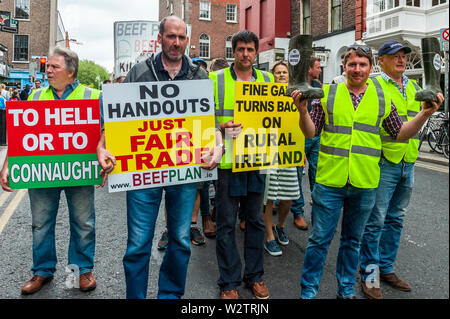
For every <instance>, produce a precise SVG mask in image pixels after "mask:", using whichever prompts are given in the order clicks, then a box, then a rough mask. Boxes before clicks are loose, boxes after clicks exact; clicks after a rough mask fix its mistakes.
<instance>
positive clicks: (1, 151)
mask: <svg viewBox="0 0 450 319" xmlns="http://www.w3.org/2000/svg"><path fill="white" fill-rule="evenodd" d="M6 149H7V146H4V145H0V164H1V166H0V169H1V167H2V166H3V161H4V158H5V156H6ZM417 160H419V161H421V162H428V163H434V164H438V165H443V166H447V167H448V166H449V159H448V158H446V157H445V156H444V155H443V154H438V153H436V152H434V151H433V150H431V148H430V146H429V145H428V144H427V143H426V142H424V143H422V146H421V148H420V152H419V156H418V157H417Z"/></svg>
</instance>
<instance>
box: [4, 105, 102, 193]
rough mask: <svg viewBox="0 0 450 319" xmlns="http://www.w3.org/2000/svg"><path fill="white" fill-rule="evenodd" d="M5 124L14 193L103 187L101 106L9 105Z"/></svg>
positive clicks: (11, 184)
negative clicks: (99, 151)
mask: <svg viewBox="0 0 450 319" xmlns="http://www.w3.org/2000/svg"><path fill="white" fill-rule="evenodd" d="M6 122H7V131H8V168H9V172H10V186H11V188H13V189H19V188H44V187H66V186H80V185H98V184H100V183H101V176H100V174H99V172H100V166H99V164H98V162H97V156H96V147H97V143H98V140H99V138H100V105H99V100H63V101H62V100H57V101H23V102H7V103H6Z"/></svg>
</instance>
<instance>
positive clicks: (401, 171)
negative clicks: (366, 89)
mask: <svg viewBox="0 0 450 319" xmlns="http://www.w3.org/2000/svg"><path fill="white" fill-rule="evenodd" d="M410 52H411V49H410V48H409V47H406V46H403V45H402V44H401V43H399V42H398V41H387V42H386V43H384V44H383V45H382V46H381V47H380V49H379V50H378V56H379V59H380V66H381V70H382V72H381V75H379V76H377V77H376V80H378V81H379V83H380V84H381V86H382V87H383V90H385V91H387V92H389V94H390V96H391V98H392V101H393V102H394V104H395V106H396V107H397V113H398V114H399V115H400V118H401V119H402V121H403V122H404V123H405V122H407V121H410V120H412V119H413V118H414V116H415V115H416V114H417V113H419V112H420V109H421V103H420V102H418V101H415V99H414V97H415V94H416V91H418V90H420V87H419V86H418V85H417V83H416V82H415V81H413V80H411V79H408V77H407V76H406V75H404V72H405V70H406V55H407V54H408V53H410ZM381 142H382V155H381V161H380V174H381V175H380V184H379V186H378V189H377V194H376V201H375V206H374V208H373V210H372V213H371V214H370V217H369V221H368V222H367V225H366V228H365V231H364V235H363V240H362V243H361V255H360V272H361V287H362V290H363V292H364V294H365V295H366V297H368V298H370V299H381V298H383V296H382V293H381V289H380V288H379V287H380V286H379V280H378V277H380V278H381V280H383V281H385V282H386V283H388V284H389V285H390V286H392V287H393V288H394V289H397V290H400V291H411V286H410V285H409V284H408V283H407V282H406V281H404V280H402V279H400V278H399V277H398V276H397V275H396V274H395V272H394V267H393V264H394V262H395V259H396V255H397V251H398V247H399V244H400V235H401V232H402V228H403V219H404V216H405V212H406V208H407V206H408V204H409V200H410V198H411V194H412V190H413V184H414V162H415V161H416V159H417V156H418V155H419V150H418V148H419V139H418V137H417V136H414V137H413V138H410V139H409V140H407V141H406V142H399V141H397V140H395V139H393V138H392V137H391V136H389V134H387V133H386V131H384V130H383V129H382V130H381ZM373 265H376V268H375V269H373V270H374V271H375V272H374V273H373V274H372V275H370V273H371V269H372V267H373ZM373 275H375V276H373ZM374 277H375V281H374V282H371V281H372V280H371V278H374Z"/></svg>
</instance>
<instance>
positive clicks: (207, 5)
mask: <svg viewBox="0 0 450 319" xmlns="http://www.w3.org/2000/svg"><path fill="white" fill-rule="evenodd" d="M200 20H211V2H209V1H200Z"/></svg>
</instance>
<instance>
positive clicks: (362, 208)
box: [292, 45, 443, 299]
mask: <svg viewBox="0 0 450 319" xmlns="http://www.w3.org/2000/svg"><path fill="white" fill-rule="evenodd" d="M343 60H344V71H345V74H346V77H347V82H346V83H339V84H332V85H330V86H324V92H325V97H324V98H323V99H322V100H320V101H318V100H317V101H314V103H313V109H312V111H311V114H309V113H308V109H307V100H302V99H301V97H302V93H301V92H300V91H294V92H293V93H292V97H293V99H294V103H295V104H296V106H297V108H298V110H299V113H300V121H299V125H300V128H301V130H302V131H303V133H304V135H305V137H306V138H311V137H312V136H314V135H317V134H319V133H321V149H320V153H319V160H318V170H317V175H316V184H315V186H314V190H313V193H312V198H313V207H312V219H313V230H312V233H311V236H310V237H309V240H308V245H307V248H306V253H305V259H304V263H303V269H302V278H301V298H303V299H312V298H314V297H315V296H316V294H317V292H318V290H319V283H320V279H321V277H322V272H323V267H324V263H325V259H326V255H327V253H328V247H329V245H330V243H331V241H332V239H333V236H334V233H335V231H336V227H337V224H338V221H339V218H340V212H341V209H342V207H343V208H344V211H343V218H342V224H341V225H342V226H341V239H340V247H339V253H338V258H337V264H336V278H337V281H338V289H337V298H338V299H353V298H355V295H354V290H353V286H354V284H355V273H356V270H357V267H358V263H359V247H360V243H361V239H362V235H363V232H364V228H365V225H366V223H367V220H368V218H369V216H370V213H371V211H372V208H373V206H374V204H375V198H376V189H377V187H378V182H379V176H380V173H379V167H378V161H379V159H380V158H381V137H380V131H381V130H382V129H384V131H386V132H387V133H388V134H389V136H390V137H391V138H392V139H395V140H398V141H400V142H403V141H407V140H408V139H409V138H411V137H413V136H414V135H415V134H416V133H417V132H418V131H419V129H420V128H421V127H422V125H423V124H424V123H425V121H426V120H427V119H428V117H429V116H431V115H432V114H433V113H434V111H435V110H436V109H437V108H438V107H439V105H440V103H442V100H443V96H442V95H440V96H439V102H440V103H434V102H433V103H425V104H424V106H423V109H422V111H421V112H420V113H418V114H417V116H416V117H415V118H414V119H412V120H411V121H409V122H407V123H402V120H401V118H400V116H399V114H398V112H397V110H396V107H395V105H394V104H393V103H392V100H391V97H390V95H389V94H388V93H387V92H385V91H384V90H383V89H382V87H381V85H380V83H379V81H378V80H369V75H370V73H371V71H372V52H371V49H370V48H369V47H367V46H361V45H352V46H349V47H348V49H347V51H346V52H345V54H344V57H343ZM350 103H352V104H353V108H352V106H351V105H350ZM352 109H353V113H351V110H352ZM374 123H376V124H375V125H373V124H374Z"/></svg>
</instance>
